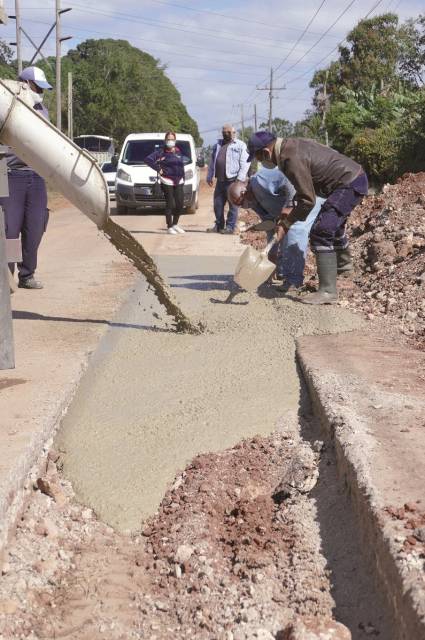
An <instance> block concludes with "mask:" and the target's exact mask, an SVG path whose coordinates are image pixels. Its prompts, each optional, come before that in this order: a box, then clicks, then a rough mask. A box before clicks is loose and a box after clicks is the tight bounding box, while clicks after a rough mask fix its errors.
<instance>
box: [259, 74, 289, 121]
mask: <svg viewBox="0 0 425 640" xmlns="http://www.w3.org/2000/svg"><path fill="white" fill-rule="evenodd" d="M284 89H286V87H274V86H273V67H271V68H270V85H269V86H268V87H257V91H268V92H269V131H271V130H272V124H273V100H274V99H275V98H276V96H275V95H273V92H274V91H283V90H284Z"/></svg>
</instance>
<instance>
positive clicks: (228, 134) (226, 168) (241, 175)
mask: <svg viewBox="0 0 425 640" xmlns="http://www.w3.org/2000/svg"><path fill="white" fill-rule="evenodd" d="M221 133H222V138H221V139H220V140H218V142H217V143H216V144H215V145H214V146H213V149H212V154H211V161H210V163H209V164H208V174H207V184H208V185H209V186H210V187H212V186H213V184H214V177H215V178H216V185H215V189H214V214H215V224H214V226H213V227H211V228H210V229H207V231H208V232H216V233H228V234H234V233H236V225H237V222H238V208H237V207H236V206H235V205H233V204H231V203H230V202H229V201H228V199H227V190H228V188H229V186H230V185H231V184H232V182H234V181H235V180H240V181H244V180H245V179H246V176H247V174H248V169H249V162H248V161H247V158H248V151H247V148H246V144H245V142H243V141H242V140H238V139H237V138H236V131H235V129H234V127H232V125H231V124H224V125H223V128H222V132H221ZM226 202H228V204H229V211H228V213H227V220H226V221H225V218H224V208H225V206H226Z"/></svg>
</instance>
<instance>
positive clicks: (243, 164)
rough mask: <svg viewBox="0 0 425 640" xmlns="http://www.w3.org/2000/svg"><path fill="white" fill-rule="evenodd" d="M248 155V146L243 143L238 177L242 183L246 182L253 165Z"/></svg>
mask: <svg viewBox="0 0 425 640" xmlns="http://www.w3.org/2000/svg"><path fill="white" fill-rule="evenodd" d="M248 155H249V154H248V149H247V146H246V144H245V142H242V144H241V152H240V156H239V173H238V175H237V177H236V180H240V181H241V182H244V181H245V180H246V176H247V175H248V171H249V167H250V165H251V163H250V162H248Z"/></svg>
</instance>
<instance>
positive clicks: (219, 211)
mask: <svg viewBox="0 0 425 640" xmlns="http://www.w3.org/2000/svg"><path fill="white" fill-rule="evenodd" d="M232 182H233V180H224V181H223V182H221V181H220V182H219V181H218V180H217V182H216V184H215V189H214V214H215V223H216V225H217V229H224V227H225V226H226V227H227V228H228V229H234V228H235V227H236V223H237V221H238V207H235V205H233V204H230V202H229V201H228V199H227V189H228V188H229V187H230V185H231V184H232ZM226 202H228V204H229V211H228V213H227V221H226V223H225V222H224V207H225V205H226Z"/></svg>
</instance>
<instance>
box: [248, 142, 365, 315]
mask: <svg viewBox="0 0 425 640" xmlns="http://www.w3.org/2000/svg"><path fill="white" fill-rule="evenodd" d="M248 150H249V160H252V159H253V158H254V157H255V158H256V159H257V160H258V161H259V162H261V163H262V164H263V165H264V166H266V167H269V168H272V167H275V166H278V167H279V169H280V170H281V171H283V172H284V173H285V175H286V177H287V178H288V179H289V180H290V181H291V182H292V184H293V185H294V187H295V191H296V193H295V199H294V202H295V205H294V206H293V207H287V208H285V209H284V210H283V212H282V215H281V218H280V221H279V225H278V226H279V231H278V233H279V236H280V237H283V236H284V235H285V234H286V233H287V232H288V231H289V229H290V228H291V226H292V225H293V224H294V223H295V222H297V221H299V220H305V219H306V218H307V216H308V214H309V213H310V211H311V210H312V209H313V207H314V206H315V203H316V195H319V196H321V197H323V198H325V202H324V203H323V204H322V207H321V209H320V213H319V215H318V216H317V218H316V220H315V222H314V224H313V226H312V228H311V232H310V243H311V247H312V250H313V252H314V253H315V257H316V265H317V272H318V277H319V289H318V291H316V292H315V293H311V294H309V295H306V296H304V297H302V298H301V301H302V302H304V303H306V304H334V303H336V302H337V299H338V297H337V285H336V281H337V274H346V273H347V272H348V271H350V270H352V259H351V254H350V250H349V243H348V238H347V236H346V233H345V226H346V222H347V218H348V216H349V215H350V213H351V211H352V210H353V209H354V207H355V206H356V205H358V204H359V203H360V202H361V200H362V198H363V197H364V196H365V195H366V194H367V191H368V181H367V177H366V174H365V172H364V171H363V168H362V167H361V166H360V165H359V164H358V163H357V162H355V161H354V160H351V159H350V158H347V157H346V156H344V155H342V154H341V153H338V151H335V150H334V149H331V148H330V147H326V146H324V145H322V144H320V143H319V142H316V141H315V140H310V139H308V138H288V139H286V140H285V139H283V138H276V136H275V135H274V134H273V133H271V132H270V131H258V132H256V133H254V134H253V135H252V136H251V137H250V139H249V142H248Z"/></svg>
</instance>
